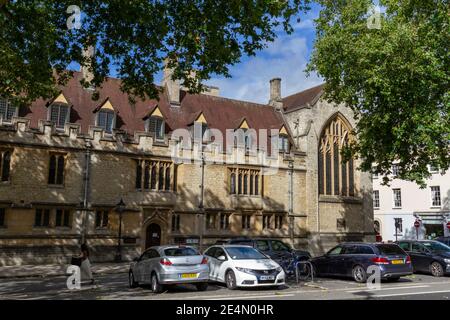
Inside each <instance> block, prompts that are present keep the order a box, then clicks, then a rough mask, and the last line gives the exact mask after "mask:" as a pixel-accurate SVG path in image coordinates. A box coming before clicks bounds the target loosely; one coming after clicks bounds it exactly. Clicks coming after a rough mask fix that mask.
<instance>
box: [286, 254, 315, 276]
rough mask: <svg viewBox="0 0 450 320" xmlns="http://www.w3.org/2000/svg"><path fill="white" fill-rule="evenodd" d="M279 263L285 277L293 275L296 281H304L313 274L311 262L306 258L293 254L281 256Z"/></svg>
mask: <svg viewBox="0 0 450 320" xmlns="http://www.w3.org/2000/svg"><path fill="white" fill-rule="evenodd" d="M279 264H280V266H281V267H282V268H283V270H284V273H285V274H286V278H293V277H295V278H296V280H297V281H299V280H302V281H306V280H307V279H308V278H312V276H313V274H312V269H311V264H310V263H309V262H308V260H306V259H300V258H299V257H297V256H295V255H292V256H291V257H289V258H286V257H281V259H280V260H279Z"/></svg>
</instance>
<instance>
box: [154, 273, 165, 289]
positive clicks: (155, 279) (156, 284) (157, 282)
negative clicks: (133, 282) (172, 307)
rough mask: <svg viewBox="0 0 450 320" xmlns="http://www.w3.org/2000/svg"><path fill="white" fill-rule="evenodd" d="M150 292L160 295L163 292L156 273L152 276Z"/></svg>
mask: <svg viewBox="0 0 450 320" xmlns="http://www.w3.org/2000/svg"><path fill="white" fill-rule="evenodd" d="M152 291H153V292H154V293H161V292H162V291H163V286H162V285H161V284H160V283H159V281H158V277H157V276H156V273H154V274H152Z"/></svg>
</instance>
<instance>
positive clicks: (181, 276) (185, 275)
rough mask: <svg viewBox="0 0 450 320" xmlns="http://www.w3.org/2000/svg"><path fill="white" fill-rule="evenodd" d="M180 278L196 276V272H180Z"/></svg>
mask: <svg viewBox="0 0 450 320" xmlns="http://www.w3.org/2000/svg"><path fill="white" fill-rule="evenodd" d="M180 278H181V279H192V278H197V274H196V273H182V274H180Z"/></svg>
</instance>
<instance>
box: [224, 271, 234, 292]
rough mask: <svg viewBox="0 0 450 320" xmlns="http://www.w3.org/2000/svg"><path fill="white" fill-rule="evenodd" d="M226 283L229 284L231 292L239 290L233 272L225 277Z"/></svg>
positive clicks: (229, 272)
mask: <svg viewBox="0 0 450 320" xmlns="http://www.w3.org/2000/svg"><path fill="white" fill-rule="evenodd" d="M225 282H226V284H227V288H228V289H230V290H234V289H236V288H237V284H236V276H235V275H234V272H233V271H231V270H230V271H228V272H227V274H226V275H225Z"/></svg>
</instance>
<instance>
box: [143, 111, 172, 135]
mask: <svg viewBox="0 0 450 320" xmlns="http://www.w3.org/2000/svg"><path fill="white" fill-rule="evenodd" d="M143 120H144V121H145V131H146V132H148V133H151V134H152V135H153V137H154V138H155V140H156V141H164V137H165V133H166V122H165V121H164V116H163V114H162V112H161V110H160V109H159V107H158V105H155V106H154V107H153V108H151V109H150V111H149V112H148V114H147V115H146V116H145V117H144V118H143Z"/></svg>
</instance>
